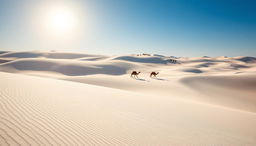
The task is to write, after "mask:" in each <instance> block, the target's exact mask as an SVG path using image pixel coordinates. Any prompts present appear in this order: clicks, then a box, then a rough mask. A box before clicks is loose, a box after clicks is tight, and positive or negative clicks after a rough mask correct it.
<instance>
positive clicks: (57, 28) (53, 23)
mask: <svg viewBox="0 0 256 146" xmlns="http://www.w3.org/2000/svg"><path fill="white" fill-rule="evenodd" d="M45 18H46V19H45V20H44V21H45V24H46V27H47V29H48V31H50V33H51V34H53V35H65V34H68V33H72V31H74V30H75V29H76V25H77V19H76V15H75V14H74V12H72V10H70V9H68V8H65V7H59V8H58V7H56V8H52V9H50V10H49V11H48V13H46V17H45Z"/></svg>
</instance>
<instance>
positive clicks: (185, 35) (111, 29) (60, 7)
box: [0, 0, 256, 57]
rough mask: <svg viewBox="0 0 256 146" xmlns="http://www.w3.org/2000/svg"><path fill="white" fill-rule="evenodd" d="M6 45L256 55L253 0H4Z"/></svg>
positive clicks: (1, 38) (0, 8)
mask: <svg viewBox="0 0 256 146" xmlns="http://www.w3.org/2000/svg"><path fill="white" fill-rule="evenodd" d="M0 21H1V24H0V34H1V35H0V50H3V51H29V50H40V51H49V50H56V51H69V52H83V53H91V54H116V55H119V54H136V53H152V54H162V55H166V56H168V55H173V56H186V57H197V56H211V57H215V56H229V57H233V56H254V57H255V56H256V2H254V1H250V0H245V1H242V0H223V1H221V0H217V1H213V0H210V1H204V0H193V1H188V0H179V1H178V0H170V1H168V0H160V1H157V0H148V1H146V0H139V1H136V0H127V1H119V0H108V1H106V0H85V1H83V0H74V1H69V0H54V1H50V0H37V1H32V0H19V1H18V0H14V1H9V0H0Z"/></svg>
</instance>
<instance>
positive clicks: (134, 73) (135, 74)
mask: <svg viewBox="0 0 256 146" xmlns="http://www.w3.org/2000/svg"><path fill="white" fill-rule="evenodd" d="M139 74H140V72H137V71H133V72H132V73H131V77H137V78H138V75H139Z"/></svg>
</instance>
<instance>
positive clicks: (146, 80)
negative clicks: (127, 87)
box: [132, 77, 148, 82]
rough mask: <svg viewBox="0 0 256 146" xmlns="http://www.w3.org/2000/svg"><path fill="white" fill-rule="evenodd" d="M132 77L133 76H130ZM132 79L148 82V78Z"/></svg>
mask: <svg viewBox="0 0 256 146" xmlns="http://www.w3.org/2000/svg"><path fill="white" fill-rule="evenodd" d="M132 78H133V77H132ZM133 79H134V80H137V81H144V82H148V80H145V79H142V78H133Z"/></svg>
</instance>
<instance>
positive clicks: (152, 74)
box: [150, 71, 159, 77]
mask: <svg viewBox="0 0 256 146" xmlns="http://www.w3.org/2000/svg"><path fill="white" fill-rule="evenodd" d="M158 74H159V72H154V71H153V72H151V74H150V77H152V76H154V77H156V75H158Z"/></svg>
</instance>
